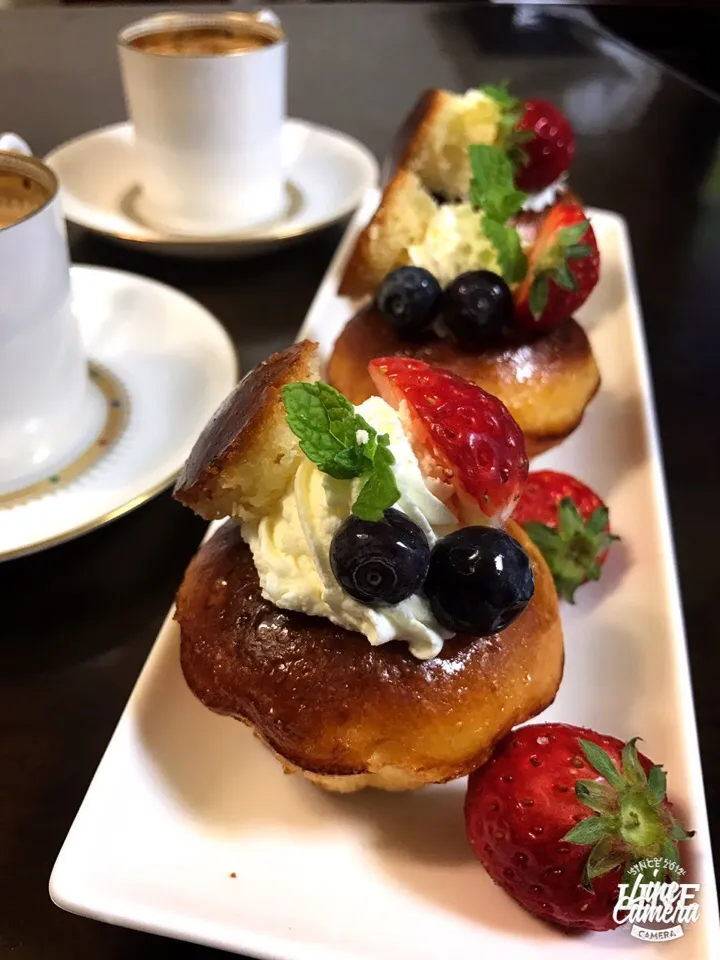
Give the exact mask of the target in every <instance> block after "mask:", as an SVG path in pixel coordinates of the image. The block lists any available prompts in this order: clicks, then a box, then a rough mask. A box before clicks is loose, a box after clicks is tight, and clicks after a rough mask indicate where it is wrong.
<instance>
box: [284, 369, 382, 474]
mask: <svg viewBox="0 0 720 960" xmlns="http://www.w3.org/2000/svg"><path fill="white" fill-rule="evenodd" d="M282 396H283V403H284V404H285V414H286V418H287V422H288V426H289V427H290V429H291V430H292V432H293V433H294V434H295V436H296V437H298V439H299V440H300V449H301V450H302V452H303V453H304V454H305V456H306V457H307V458H308V460H311V461H312V462H313V463H314V464H315V465H316V466H317V467H318V468H319V469H320V470H322V472H323V473H327V474H328V475H329V476H331V477H335V478H336V479H337V480H352V479H353V477H361V476H362V475H363V474H365V473H369V472H370V471H371V470H372V467H373V458H374V454H375V448H376V446H377V439H376V437H377V434H376V431H375V430H373V428H372V427H371V426H370V424H369V423H367V421H365V420H364V419H363V418H362V417H360V416H358V415H357V414H356V413H355V409H354V407H353V405H352V404H351V403H350V401H349V400H348V399H347V398H346V397H344V396H343V395H342V394H341V393H338V391H337V390H334V389H333V388H332V387H330V386H328V384H326V383H319V382H318V383H290V384H287V385H286V386H284V387H283V391H282ZM358 430H365V431H366V432H367V434H368V442H367V443H366V444H360V443H358V442H357V432H358Z"/></svg>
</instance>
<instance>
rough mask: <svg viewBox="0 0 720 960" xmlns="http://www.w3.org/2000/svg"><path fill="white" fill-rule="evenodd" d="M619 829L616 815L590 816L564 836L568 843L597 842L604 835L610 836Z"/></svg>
mask: <svg viewBox="0 0 720 960" xmlns="http://www.w3.org/2000/svg"><path fill="white" fill-rule="evenodd" d="M616 830H617V820H616V819H615V818H614V817H588V818H587V820H581V821H580V823H576V824H575V826H574V827H572V829H570V830H568V832H567V833H566V834H565V836H564V837H563V840H566V841H567V842H568V843H578V844H586V843H587V844H590V843H597V842H598V840H602V838H603V837H608V836H610V835H611V834H613V833H615V832H616Z"/></svg>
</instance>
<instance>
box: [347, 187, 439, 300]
mask: <svg viewBox="0 0 720 960" xmlns="http://www.w3.org/2000/svg"><path fill="white" fill-rule="evenodd" d="M437 209H438V204H437V202H436V201H435V200H434V199H433V197H432V196H431V195H430V194H429V193H428V191H427V190H426V189H425V187H424V186H423V184H422V183H421V181H420V179H419V178H418V177H417V176H416V175H415V174H414V173H411V172H410V171H409V170H399V171H398V172H397V173H396V174H395V176H394V177H393V179H392V180H391V182H390V183H389V184H388V186H387V187H386V189H385V192H384V193H383V195H382V198H381V200H380V204H379V206H378V208H377V210H376V211H375V214H374V216H373V218H372V220H371V221H370V223H369V224H368V225H367V226H366V227H365V229H364V230H363V231H362V232H361V233H360V236H359V237H358V239H357V242H356V244H355V247H354V249H353V252H352V254H351V256H350V259H349V260H348V263H347V266H346V267H345V272H344V274H343V277H342V279H341V281H340V289H339V292H340V293H341V294H342V295H343V296H348V297H363V296H365V295H366V294H369V293H375V291H376V290H377V288H378V287H379V286H380V284H381V282H382V280H383V279H384V277H386V276H387V274H388V273H390V271H391V270H394V269H395V268H396V267H400V266H402V265H403V264H406V263H409V262H410V257H409V254H408V250H409V248H410V247H412V246H415V245H416V244H420V243H422V241H423V239H424V237H425V234H426V232H427V228H428V224H429V223H430V219H431V217H432V216H433V214H434V213H435V212H436V210H437Z"/></svg>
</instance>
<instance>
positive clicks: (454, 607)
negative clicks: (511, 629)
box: [424, 527, 535, 637]
mask: <svg viewBox="0 0 720 960" xmlns="http://www.w3.org/2000/svg"><path fill="white" fill-rule="evenodd" d="M424 589H425V595H426V596H427V598H428V600H429V601H430V607H431V608H432V611H433V613H434V614H435V617H436V618H437V620H439V621H440V623H441V624H443V626H445V627H447V628H448V629H449V630H456V631H457V632H458V633H469V634H473V635H475V636H481V637H486V636H489V635H490V634H492V633H498V632H499V631H500V630H504V629H505V628H506V627H508V626H510V624H511V623H512V622H513V620H515V618H516V617H518V616H520V614H521V613H522V612H523V610H524V609H525V607H526V606H527V605H528V603H529V602H530V600H531V598H532V595H533V591H534V589H535V578H534V576H533V571H532V566H531V565H530V559H529V557H528V555H527V554H526V553H525V551H524V550H523V548H522V547H521V546H520V544H519V543H518V542H517V541H516V540H513V538H512V537H510V536H508V534H507V533H504V532H503V531H502V530H496V529H495V527H463V529H462V530H456V531H455V532H454V533H451V534H449V535H448V536H447V537H443V539H442V540H438V542H437V543H436V544H435V546H434V547H433V551H432V554H431V556H430V568H429V570H428V574H427V577H426V579H425V588H424Z"/></svg>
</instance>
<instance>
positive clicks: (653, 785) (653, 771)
mask: <svg viewBox="0 0 720 960" xmlns="http://www.w3.org/2000/svg"><path fill="white" fill-rule="evenodd" d="M648 790H649V792H650V796H651V797H652V799H653V800H654V801H655V803H661V802H662V801H663V800H664V799H665V795H666V793H667V774H666V773H665V771H664V770H663V768H662V767H660V766H658V765H657V764H655V765H654V766H652V767H650V773H649V774H648Z"/></svg>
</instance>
